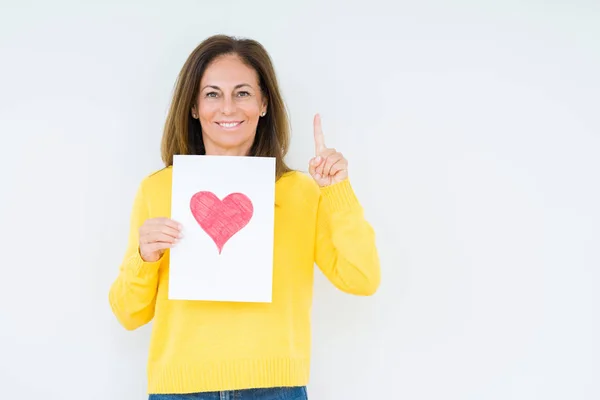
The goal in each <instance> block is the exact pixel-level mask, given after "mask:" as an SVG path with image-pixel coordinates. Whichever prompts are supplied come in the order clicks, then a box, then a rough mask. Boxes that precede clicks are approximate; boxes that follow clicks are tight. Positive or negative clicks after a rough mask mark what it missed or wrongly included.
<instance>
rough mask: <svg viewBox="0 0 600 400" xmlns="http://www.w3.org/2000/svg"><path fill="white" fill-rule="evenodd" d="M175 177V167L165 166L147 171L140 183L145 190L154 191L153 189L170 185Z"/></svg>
mask: <svg viewBox="0 0 600 400" xmlns="http://www.w3.org/2000/svg"><path fill="white" fill-rule="evenodd" d="M172 178H173V168H172V167H171V166H168V167H163V168H161V169H158V170H154V171H151V172H149V173H147V174H146V175H145V176H144V177H143V178H142V181H141V183H140V185H141V188H142V189H143V190H148V191H152V190H153V189H161V190H162V189H164V188H165V187H170V186H171V182H172Z"/></svg>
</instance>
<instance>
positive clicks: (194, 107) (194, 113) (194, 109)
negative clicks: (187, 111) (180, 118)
mask: <svg viewBox="0 0 600 400" xmlns="http://www.w3.org/2000/svg"><path fill="white" fill-rule="evenodd" d="M192 117H193V118H194V119H198V112H197V111H196V106H193V107H192Z"/></svg>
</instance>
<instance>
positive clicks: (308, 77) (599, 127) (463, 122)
mask: <svg viewBox="0 0 600 400" xmlns="http://www.w3.org/2000/svg"><path fill="white" fill-rule="evenodd" d="M220 32H224V33H229V34H236V35H242V36H250V37H253V38H255V39H258V40H260V41H261V42H262V43H263V44H264V45H265V46H266V47H267V48H268V49H269V51H270V53H271V55H272V56H273V59H274V62H275V65H276V67H277V72H278V74H279V78H280V80H281V84H282V89H283V91H284V96H285V99H286V101H287V104H288V106H289V107H290V110H291V116H292V123H293V128H294V133H293V134H294V136H293V143H292V150H291V153H290V157H289V161H290V163H291V164H292V165H293V166H294V167H297V168H306V165H307V164H306V163H307V162H308V159H309V158H310V157H311V156H312V152H313V148H314V145H313V141H312V117H313V115H314V113H315V112H317V111H318V112H321V113H322V115H323V127H324V132H325V135H326V136H325V139H326V142H327V144H328V145H329V146H333V147H336V148H337V149H338V150H340V151H342V152H343V153H344V154H345V155H346V156H347V157H348V159H349V160H350V174H351V178H352V182H353V184H354V187H355V189H356V191H357V193H358V195H359V198H360V199H361V201H362V203H363V205H364V206H365V209H366V215H367V217H368V218H369V220H370V221H371V222H372V224H373V226H374V227H375V229H376V231H377V233H378V244H379V248H380V253H381V262H382V268H383V282H382V285H381V288H380V291H379V292H378V293H377V295H376V296H374V297H370V298H358V297H351V296H348V295H344V294H341V293H340V292H339V291H337V290H335V289H333V288H332V286H331V285H330V284H328V283H327V282H326V281H325V279H324V278H323V276H322V275H321V274H317V280H316V283H315V286H316V288H315V291H316V292H315V300H314V347H313V368H312V380H311V384H310V387H309V391H310V398H311V399H318V400H321V399H323V400H330V399H331V400H337V399H341V400H346V399H356V400H363V399H377V398H393V399H407V400H408V399H410V400H421V399H428V400H429V399H431V400H434V399H435V400H438V399H444V400H479V399H485V400H496V399H497V400H507V399H523V400H532V399H543V400H563V399H578V400H591V399H598V398H600V380H599V379H598V376H599V375H600V366H599V363H600V361H599V358H600V346H599V344H598V340H599V339H598V337H599V320H600V318H599V315H600V314H599V299H598V287H599V285H598V283H599V275H600V274H599V272H598V269H599V266H600V255H599V251H598V249H599V241H600V228H599V227H600V211H599V209H600V188H599V187H600V186H599V171H600V156H599V154H600V133H599V132H600V117H599V113H600V112H599V109H600V94H599V93H600V73H599V71H600V3H598V2H597V1H595V0H589V1H584V0H578V1H568V2H567V1H563V2H543V1H516V0H509V1H497V2H491V1H470V2H466V1H453V2H443V1H441V0H440V1H437V2H434V1H431V0H428V1H420V2H415V1H393V2H392V1H383V0H372V1H361V2H357V1H344V2H342V1H326V2H324V1H302V2H300V1H295V2H284V1H272V2H264V1H228V2H216V1H211V2H209V1H186V2H183V1H172V2H171V1H170V2H166V1H162V2H149V1H143V2H142V1H139V2H131V1H129V2H123V1H119V2H108V3H107V2H104V1H103V2H95V3H92V2H75V1H72V2H68V1H65V0H55V1H52V2H41V1H37V2H32V1H19V2H16V1H14V2H6V1H3V2H2V3H1V10H0V50H1V53H0V54H1V63H0V132H1V133H2V158H1V160H2V161H1V162H2V171H3V172H2V186H1V198H0V218H1V226H2V236H1V240H0V243H2V263H1V268H2V269H1V271H2V276H1V281H0V282H1V285H2V289H1V290H0V304H1V307H2V309H1V312H0V391H1V392H0V393H1V394H0V397H2V398H7V399H8V398H10V399H37V398H44V399H48V400H50V399H60V400H66V399H83V398H85V399H90V400H92V399H99V400H100V399H102V400H104V399H111V400H119V399H127V400H130V399H143V398H145V394H144V393H145V385H146V381H145V365H146V355H147V345H148V340H149V332H150V331H149V328H150V327H149V326H145V327H143V328H141V329H139V330H137V331H134V332H127V331H125V330H124V329H123V328H121V327H120V326H119V325H118V324H117V322H116V320H115V318H114V317H113V316H112V314H111V312H110V308H109V305H108V289H109V286H110V284H111V282H112V281H113V279H114V278H115V277H116V274H117V269H118V265H119V263H120V261H121V258H122V256H123V252H124V251H125V246H126V240H127V231H128V222H129V213H130V210H131V204H132V201H133V196H134V194H135V190H136V188H137V185H138V183H139V181H140V179H142V178H143V177H144V176H145V175H147V174H148V173H150V172H152V171H154V170H155V169H159V168H160V167H161V162H160V158H159V145H160V137H161V134H162V126H163V123H164V119H165V115H166V111H167V107H168V104H169V101H170V95H171V93H172V89H173V84H174V81H175V77H176V75H177V73H178V72H179V69H180V68H181V66H182V64H183V63H184V61H185V59H186V57H187V56H188V54H189V52H190V51H191V50H192V49H193V48H194V47H195V46H196V45H197V44H198V43H199V42H200V41H201V40H202V39H203V38H205V37H206V36H208V35H210V34H213V33H220Z"/></svg>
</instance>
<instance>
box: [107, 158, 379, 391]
mask: <svg viewBox="0 0 600 400" xmlns="http://www.w3.org/2000/svg"><path fill="white" fill-rule="evenodd" d="M171 179H172V167H167V168H164V169H162V170H160V171H158V172H155V173H153V174H151V175H149V176H147V177H145V178H144V179H143V180H142V182H141V184H140V186H139V188H138V191H137V195H136V197H135V201H134V205H133V211H132V215H131V228H130V232H129V243H128V246H127V250H126V254H125V256H124V259H123V261H122V264H121V265H120V268H119V270H118V275H117V276H116V279H115V281H114V282H113V284H112V286H111V288H110V291H109V302H110V306H111V308H112V311H113V313H114V314H115V316H116V318H117V319H118V321H119V322H120V323H121V324H122V325H123V326H124V327H125V328H126V329H128V330H133V329H136V328H138V327H140V326H142V325H144V324H147V323H149V322H150V321H152V334H151V342H150V348H149V356H148V366H147V377H148V392H149V393H191V392H203V391H219V390H235V389H245V388H255V387H274V386H299V385H306V384H307V383H308V379H309V369H310V351H311V327H310V318H311V304H312V295H313V273H314V271H315V268H314V266H315V263H316V265H317V266H318V268H319V269H320V270H321V271H322V273H323V274H324V275H325V276H326V277H327V278H328V279H329V281H331V282H332V284H333V285H335V286H336V287H337V288H339V289H340V290H342V291H344V292H346V293H350V294H354V295H371V294H373V293H374V292H375V291H376V290H377V288H378V286H379V282H380V266H379V257H378V252H377V249H376V244H375V234H374V232H373V229H372V227H371V226H370V225H369V223H368V222H367V221H366V220H365V219H364V216H363V210H362V207H361V205H360V203H359V201H358V199H357V197H356V195H355V193H354V191H353V189H352V186H351V184H350V182H349V180H345V181H343V182H340V183H336V184H334V185H331V186H327V187H324V188H320V187H319V186H318V185H317V184H316V183H315V182H314V180H313V179H312V178H311V177H310V176H307V175H305V174H302V173H300V172H290V173H287V174H285V175H284V176H283V177H281V178H280V179H279V180H278V181H277V183H276V185H275V205H276V206H275V227H274V249H273V295H272V302H271V303H242V302H210V301H181V300H178V301H171V300H169V299H168V295H167V294H168V285H169V251H168V250H167V251H166V252H165V253H164V254H163V256H162V257H161V258H160V259H159V260H158V261H156V262H145V261H144V260H143V259H142V258H141V257H140V254H139V248H138V232H139V227H140V226H141V224H142V223H143V222H144V220H146V219H148V218H155V217H169V216H170V210H171V196H170V193H171V191H170V189H171Z"/></svg>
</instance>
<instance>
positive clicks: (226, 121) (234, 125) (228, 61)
mask: <svg viewBox="0 0 600 400" xmlns="http://www.w3.org/2000/svg"><path fill="white" fill-rule="evenodd" d="M266 106H267V105H266V103H265V101H264V98H263V96H262V92H261V90H260V87H259V84H258V75H257V74H256V71H254V69H252V68H251V67H249V66H247V65H246V64H244V63H243V62H242V61H241V60H240V59H239V58H238V56H237V55H225V56H221V57H219V58H216V59H215V60H213V62H212V63H211V64H209V66H208V67H207V68H206V71H205V72H204V75H203V76H202V79H201V80H200V89H199V93H198V97H197V99H196V105H195V106H194V107H193V108H192V115H195V116H196V117H197V118H199V119H200V124H201V126H202V139H203V141H204V147H205V148H206V154H210V155H246V154H248V151H249V150H250V147H251V146H252V143H253V141H254V136H255V135H256V126H257V125H258V120H259V118H260V117H261V113H262V112H266V110H267V109H266Z"/></svg>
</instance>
